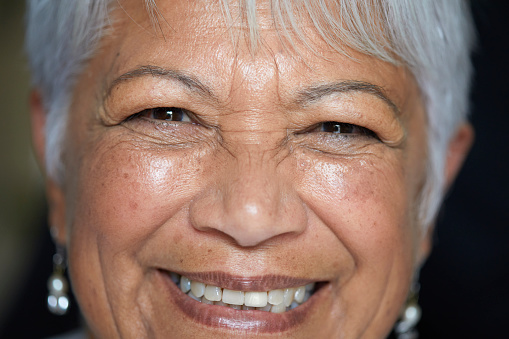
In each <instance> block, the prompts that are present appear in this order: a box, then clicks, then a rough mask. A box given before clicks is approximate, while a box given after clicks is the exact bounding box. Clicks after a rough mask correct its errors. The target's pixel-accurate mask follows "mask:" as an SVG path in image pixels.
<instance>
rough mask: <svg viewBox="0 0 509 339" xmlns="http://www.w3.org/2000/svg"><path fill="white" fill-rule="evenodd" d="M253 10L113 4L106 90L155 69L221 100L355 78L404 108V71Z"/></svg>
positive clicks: (264, 9)
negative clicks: (192, 79)
mask: <svg viewBox="0 0 509 339" xmlns="http://www.w3.org/2000/svg"><path fill="white" fill-rule="evenodd" d="M256 6H257V7H256V13H255V16H256V17H252V18H250V16H249V15H250V14H249V11H246V10H245V9H243V8H241V7H239V6H238V3H237V2H232V4H231V5H229V6H227V7H225V6H224V5H223V4H222V3H221V1H160V2H158V3H157V7H149V8H147V7H146V6H144V2H143V1H139V0H136V1H122V2H119V5H117V8H115V9H114V10H113V14H112V18H113V20H112V22H113V23H114V24H113V28H112V32H113V33H112V34H110V35H109V36H107V37H106V38H105V43H104V45H103V46H104V48H103V53H102V55H101V57H100V59H101V64H102V66H103V68H105V69H103V70H101V74H102V75H106V79H103V80H105V81H104V84H106V87H109V86H108V84H109V85H110V86H111V84H112V83H114V82H115V80H116V79H118V78H119V77H121V76H122V75H123V74H126V73H129V72H130V71H132V70H135V69H136V68H139V67H144V66H156V67H162V68H165V69H171V70H175V69H176V70H183V71H184V72H185V73H188V74H195V75H197V76H198V77H199V78H200V79H201V81H202V82H203V83H206V84H207V85H208V87H209V88H213V89H214V90H215V91H216V92H217V93H216V94H217V95H218V97H221V98H222V100H223V101H224V100H229V99H231V97H232V95H233V94H234V92H235V90H238V91H240V92H241V93H242V92H244V90H248V91H249V93H256V92H257V91H265V90H266V89H267V85H275V86H276V87H277V92H278V95H280V96H281V94H284V93H287V94H288V93H291V92H292V91H294V90H295V88H299V87H304V86H306V85H310V84H320V83H326V82H330V81H334V80H356V81H365V82H368V83H373V84H375V85H377V86H379V87H380V88H383V89H384V90H385V91H386V92H387V93H388V94H389V95H390V96H391V97H392V99H393V100H394V101H395V102H396V103H397V104H398V106H402V105H404V101H405V98H406V96H407V95H406V93H405V92H406V89H407V88H408V84H409V83H413V78H412V77H411V75H410V74H409V73H408V72H407V70H406V69H405V68H403V67H396V66H394V65H392V64H389V63H386V62H382V61H380V60H378V59H376V58H374V57H370V56H366V55H363V54H361V53H358V52H356V51H354V50H352V49H349V48H348V47H346V46H343V49H344V51H346V53H347V54H348V56H347V55H345V54H344V53H340V52H338V51H337V50H335V49H334V48H332V47H331V46H330V45H329V44H327V43H326V42H325V41H324V40H323V38H322V36H321V35H320V34H318V32H317V29H316V28H315V26H314V25H313V24H312V21H311V20H310V19H309V18H308V17H307V16H306V15H302V16H300V17H298V18H295V19H296V21H297V22H298V23H299V24H298V27H299V30H300V32H298V33H301V34H296V33H295V31H292V29H288V30H285V29H284V28H282V27H281V24H278V23H277V20H276V21H275V19H274V17H273V13H272V12H271V8H270V4H269V1H258V2H257V3H256ZM251 14H253V13H251ZM283 20H284V19H283ZM253 27H255V28H256V32H257V34H255V33H253V31H252V30H251V28H253ZM302 37H304V38H303V39H302ZM240 85H241V86H240ZM283 97H284V95H283Z"/></svg>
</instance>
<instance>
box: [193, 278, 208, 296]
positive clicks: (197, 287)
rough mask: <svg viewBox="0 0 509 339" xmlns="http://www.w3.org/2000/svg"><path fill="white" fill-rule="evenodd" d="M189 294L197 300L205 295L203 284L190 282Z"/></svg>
mask: <svg viewBox="0 0 509 339" xmlns="http://www.w3.org/2000/svg"><path fill="white" fill-rule="evenodd" d="M191 292H193V294H194V295H195V296H197V297H198V298H201V297H203V294H204V293H205V284H204V283H201V282H198V281H191Z"/></svg>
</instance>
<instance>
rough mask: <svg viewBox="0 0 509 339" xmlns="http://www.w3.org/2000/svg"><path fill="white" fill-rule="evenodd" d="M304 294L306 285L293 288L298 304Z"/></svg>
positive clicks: (302, 299)
mask: <svg viewBox="0 0 509 339" xmlns="http://www.w3.org/2000/svg"><path fill="white" fill-rule="evenodd" d="M192 288H193V284H191V290H192ZM305 295H306V286H301V287H298V288H297V289H296V290H295V295H294V296H293V298H294V299H295V301H296V302H298V303H299V304H300V303H302V302H303V301H304V296H305Z"/></svg>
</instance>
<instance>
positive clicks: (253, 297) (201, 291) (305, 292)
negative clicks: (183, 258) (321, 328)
mask: <svg viewBox="0 0 509 339" xmlns="http://www.w3.org/2000/svg"><path fill="white" fill-rule="evenodd" d="M170 276H171V279H172V280H173V282H174V283H176V284H177V285H178V286H179V287H180V289H181V291H182V292H184V293H187V295H188V296H190V297H191V298H193V299H195V300H197V301H200V302H203V303H206V304H214V305H220V306H228V307H232V308H235V309H238V310H240V309H242V310H260V311H270V312H273V313H282V312H285V311H287V310H289V309H293V308H295V307H297V306H299V304H302V303H303V302H305V301H306V300H307V299H308V298H309V297H310V295H311V293H312V292H313V289H314V287H315V284H314V283H311V284H308V285H305V286H300V287H291V288H285V289H277V290H271V291H265V292H243V291H233V290H229V289H226V288H221V287H218V286H213V285H206V284H204V283H201V282H199V281H192V280H190V279H189V278H187V277H185V276H180V275H179V274H176V273H171V274H170Z"/></svg>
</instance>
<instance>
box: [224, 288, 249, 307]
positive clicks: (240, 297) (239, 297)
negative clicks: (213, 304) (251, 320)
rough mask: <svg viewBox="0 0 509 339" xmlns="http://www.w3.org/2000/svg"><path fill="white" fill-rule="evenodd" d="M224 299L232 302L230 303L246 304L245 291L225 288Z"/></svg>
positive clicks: (226, 301) (225, 301)
mask: <svg viewBox="0 0 509 339" xmlns="http://www.w3.org/2000/svg"><path fill="white" fill-rule="evenodd" d="M222 300H223V302H224V303H226V304H230V305H243V304H244V292H242V291H232V290H228V289H226V288H223V298H222ZM248 306H249V305H248Z"/></svg>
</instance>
